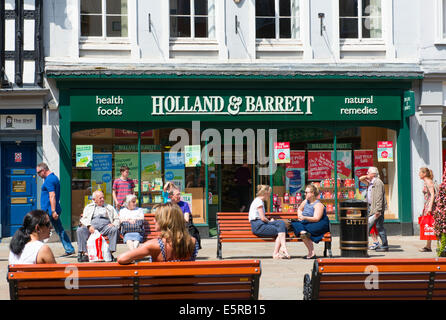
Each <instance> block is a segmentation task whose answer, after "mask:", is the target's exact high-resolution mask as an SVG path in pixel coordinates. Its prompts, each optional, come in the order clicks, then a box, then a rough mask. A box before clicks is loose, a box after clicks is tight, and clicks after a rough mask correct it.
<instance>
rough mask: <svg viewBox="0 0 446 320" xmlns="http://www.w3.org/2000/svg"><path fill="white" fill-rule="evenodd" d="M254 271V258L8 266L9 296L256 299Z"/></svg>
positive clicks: (256, 265) (257, 275)
mask: <svg viewBox="0 0 446 320" xmlns="http://www.w3.org/2000/svg"><path fill="white" fill-rule="evenodd" d="M260 275H261V267H260V261H259V260H238V261H236V260H235V261H193V262H154V263H150V262H139V263H136V264H130V265H119V264H117V263H98V264H96V263H87V264H82V263H78V264H46V265H45V264H40V265H10V266H9V267H8V282H9V291H10V298H11V300H42V299H43V300H53V299H55V300H87V299H90V300H146V299H147V300H148V299H163V300H164V299H166V300H170V299H252V300H257V299H258V294H259V280H260ZM76 281H77V282H76Z"/></svg>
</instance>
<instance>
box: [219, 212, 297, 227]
mask: <svg viewBox="0 0 446 320" xmlns="http://www.w3.org/2000/svg"><path fill="white" fill-rule="evenodd" d="M248 216H249V213H248V212H217V222H218V225H219V228H220V230H221V231H224V230H228V231H231V230H232V231H233V230H251V224H250V222H249V220H248ZM266 216H267V217H268V218H274V219H275V220H286V219H297V213H284V212H271V213H267V214H266Z"/></svg>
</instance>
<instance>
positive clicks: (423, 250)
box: [418, 247, 432, 252]
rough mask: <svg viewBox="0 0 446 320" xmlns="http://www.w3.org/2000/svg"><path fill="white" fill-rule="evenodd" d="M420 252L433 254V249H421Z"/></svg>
mask: <svg viewBox="0 0 446 320" xmlns="http://www.w3.org/2000/svg"><path fill="white" fill-rule="evenodd" d="M418 251H420V252H432V249H429V248H426V247H424V248H421V249H420V250H418Z"/></svg>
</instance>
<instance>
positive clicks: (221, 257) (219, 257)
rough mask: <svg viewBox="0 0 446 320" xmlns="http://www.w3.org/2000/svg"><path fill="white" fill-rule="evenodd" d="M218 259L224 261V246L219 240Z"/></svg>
mask: <svg viewBox="0 0 446 320" xmlns="http://www.w3.org/2000/svg"><path fill="white" fill-rule="evenodd" d="M217 258H218V259H220V260H222V259H223V255H222V245H221V242H220V241H218V240H217Z"/></svg>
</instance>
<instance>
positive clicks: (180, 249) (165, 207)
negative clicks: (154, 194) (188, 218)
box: [155, 202, 195, 259]
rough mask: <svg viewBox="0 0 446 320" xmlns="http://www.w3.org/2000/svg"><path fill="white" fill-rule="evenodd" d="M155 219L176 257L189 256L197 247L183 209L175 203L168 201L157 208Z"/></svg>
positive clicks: (163, 237)
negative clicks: (187, 227) (187, 225)
mask: <svg viewBox="0 0 446 320" xmlns="http://www.w3.org/2000/svg"><path fill="white" fill-rule="evenodd" d="M155 220H156V222H157V223H158V226H159V228H160V231H161V235H160V237H161V238H162V239H166V243H168V244H170V245H171V246H172V250H173V254H174V257H175V259H186V258H189V257H190V256H191V255H192V254H193V252H194V249H195V246H194V242H193V240H192V236H191V235H190V234H189V231H188V230H187V229H186V223H185V220H184V217H183V211H181V209H180V207H179V206H178V205H176V204H174V203H171V202H168V203H163V204H160V205H158V206H157V207H156V208H155Z"/></svg>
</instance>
